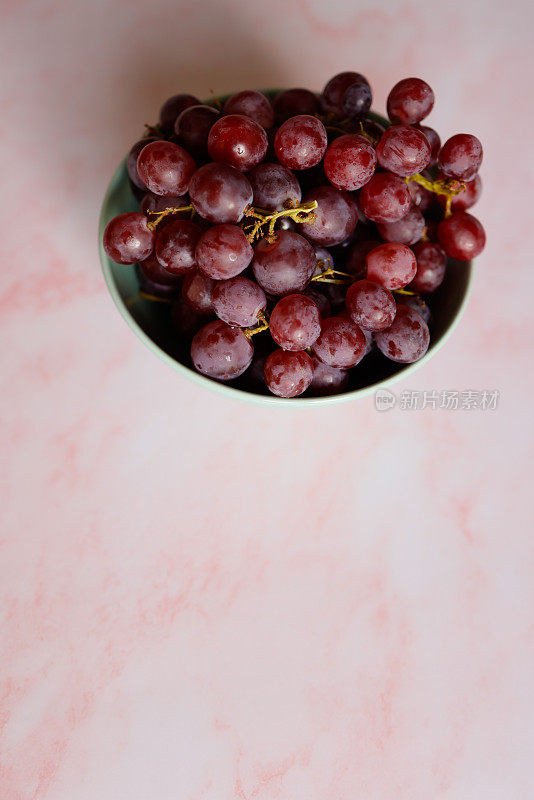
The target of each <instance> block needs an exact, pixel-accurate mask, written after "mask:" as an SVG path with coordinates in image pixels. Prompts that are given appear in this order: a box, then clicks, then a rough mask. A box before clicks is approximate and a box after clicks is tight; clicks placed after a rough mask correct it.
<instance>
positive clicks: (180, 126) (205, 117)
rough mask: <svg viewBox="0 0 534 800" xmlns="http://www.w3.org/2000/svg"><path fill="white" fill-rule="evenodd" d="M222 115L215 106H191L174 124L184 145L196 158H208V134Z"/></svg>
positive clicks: (175, 130)
mask: <svg viewBox="0 0 534 800" xmlns="http://www.w3.org/2000/svg"><path fill="white" fill-rule="evenodd" d="M220 116H221V115H220V113H219V112H218V111H217V109H216V108H213V106H190V107H189V108H186V109H185V110H184V111H182V113H181V114H180V116H179V117H178V119H177V120H176V123H175V125H174V132H175V133H176V136H177V137H178V140H179V142H180V144H181V145H182V147H185V149H186V150H187V152H188V153H191V155H192V156H194V157H195V158H206V157H207V155H208V135H209V132H210V130H211V129H212V126H213V125H214V124H215V122H217V120H218V119H219V118H220Z"/></svg>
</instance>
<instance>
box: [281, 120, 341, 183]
mask: <svg viewBox="0 0 534 800" xmlns="http://www.w3.org/2000/svg"><path fill="white" fill-rule="evenodd" d="M327 145H328V137H327V135H326V130H325V127H324V125H323V123H322V122H321V121H320V120H318V119H317V118H316V117H312V116H308V115H307V114H299V115H298V116H296V117H290V119H288V120H286V122H284V123H282V125H280V127H279V128H278V130H277V131H276V136H275V137H274V149H275V151H276V157H277V158H278V160H279V161H280V163H282V164H283V165H284V166H285V167H288V168H289V169H297V170H301V169H309V168H310V167H314V166H315V165H316V164H318V163H319V162H320V161H321V159H322V157H323V156H324V154H325V152H326V147H327Z"/></svg>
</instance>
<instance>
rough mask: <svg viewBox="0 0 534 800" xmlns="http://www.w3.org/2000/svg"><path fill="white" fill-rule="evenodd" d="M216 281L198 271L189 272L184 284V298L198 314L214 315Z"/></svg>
mask: <svg viewBox="0 0 534 800" xmlns="http://www.w3.org/2000/svg"><path fill="white" fill-rule="evenodd" d="M215 284H216V281H214V280H213V279H212V278H208V276H207V275H203V274H202V272H199V271H198V270H196V269H195V270H193V271H192V272H189V273H188V274H187V275H186V276H185V278H184V282H183V284H182V297H183V299H184V300H185V302H186V303H187V305H188V306H190V307H191V308H192V309H193V311H196V312H197V313H198V314H213V290H214V289H215Z"/></svg>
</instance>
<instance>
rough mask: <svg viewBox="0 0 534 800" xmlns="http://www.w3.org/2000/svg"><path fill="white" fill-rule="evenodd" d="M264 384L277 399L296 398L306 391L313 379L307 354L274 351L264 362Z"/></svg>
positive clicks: (310, 362)
mask: <svg viewBox="0 0 534 800" xmlns="http://www.w3.org/2000/svg"><path fill="white" fill-rule="evenodd" d="M264 375H265V382H266V384H267V386H268V388H269V390H270V391H271V392H272V393H273V394H276V395H277V396H278V397H297V396H298V395H299V394H302V393H303V392H305V391H306V389H307V388H308V386H309V385H310V383H311V381H312V377H313V366H312V361H311V358H310V357H309V355H308V354H307V353H303V352H299V353H292V352H291V351H289V350H275V351H274V353H271V355H270V356H268V358H267V359H266V361H265V367H264Z"/></svg>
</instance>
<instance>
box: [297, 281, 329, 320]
mask: <svg viewBox="0 0 534 800" xmlns="http://www.w3.org/2000/svg"><path fill="white" fill-rule="evenodd" d="M303 294H304V295H306V297H309V298H310V300H313V302H314V303H315V305H316V306H317V308H318V309H319V314H320V315H321V318H322V319H324V318H325V317H331V316H332V306H331V305H330V301H329V299H328V298H327V297H325V296H324V294H321V292H320V291H319V290H318V289H314V288H313V286H307V287H306V289H304V292H303Z"/></svg>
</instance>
